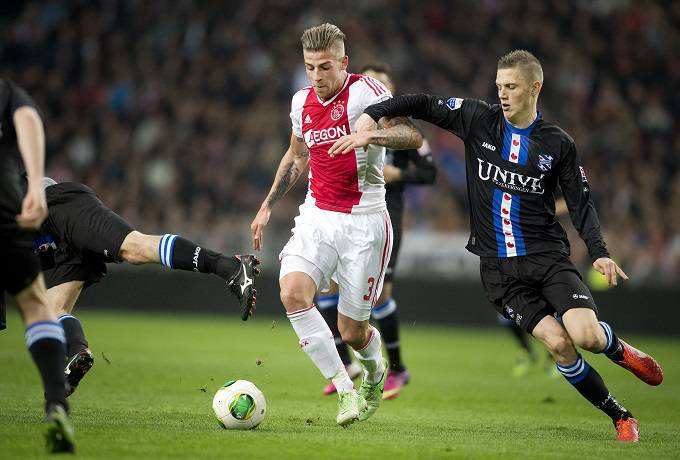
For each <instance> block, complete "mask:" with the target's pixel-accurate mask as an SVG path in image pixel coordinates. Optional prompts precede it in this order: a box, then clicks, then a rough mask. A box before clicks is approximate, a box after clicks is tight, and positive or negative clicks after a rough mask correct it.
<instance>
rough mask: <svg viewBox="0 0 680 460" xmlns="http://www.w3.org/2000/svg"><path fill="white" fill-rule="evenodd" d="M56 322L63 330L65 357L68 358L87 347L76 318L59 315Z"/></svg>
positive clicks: (83, 332) (83, 333)
mask: <svg viewBox="0 0 680 460" xmlns="http://www.w3.org/2000/svg"><path fill="white" fill-rule="evenodd" d="M57 321H59V324H61V327H63V328H64V335H65V337H66V356H67V357H68V358H71V357H72V356H74V355H75V354H76V353H78V352H79V351H82V350H85V349H86V348H87V347H88V343H87V339H85V331H83V326H82V324H80V320H79V319H78V318H76V317H75V316H73V315H61V316H60V317H59V319H58V320H57Z"/></svg>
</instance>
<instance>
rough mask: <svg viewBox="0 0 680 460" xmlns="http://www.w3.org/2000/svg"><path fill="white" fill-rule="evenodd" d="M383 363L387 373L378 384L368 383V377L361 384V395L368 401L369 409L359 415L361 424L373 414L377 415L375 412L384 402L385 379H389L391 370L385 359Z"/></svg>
mask: <svg viewBox="0 0 680 460" xmlns="http://www.w3.org/2000/svg"><path fill="white" fill-rule="evenodd" d="M382 361H383V366H384V367H385V371H384V372H383V375H382V377H381V378H380V381H379V382H378V383H367V382H366V377H364V381H363V382H361V387H360V388H359V395H361V396H363V398H364V399H365V400H366V406H367V407H366V410H364V411H363V412H361V413H360V414H359V421H360V422H363V421H364V420H368V419H369V418H370V417H371V416H372V415H373V414H375V411H377V410H378V407H380V402H381V401H382V397H383V389H384V388H385V379H386V378H387V371H388V369H389V366H388V364H387V360H386V359H385V358H383V359H382Z"/></svg>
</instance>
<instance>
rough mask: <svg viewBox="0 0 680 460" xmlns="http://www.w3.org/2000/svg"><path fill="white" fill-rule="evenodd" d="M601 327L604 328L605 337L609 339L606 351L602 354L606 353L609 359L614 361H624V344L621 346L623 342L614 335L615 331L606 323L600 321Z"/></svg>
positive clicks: (605, 347)
mask: <svg viewBox="0 0 680 460" xmlns="http://www.w3.org/2000/svg"><path fill="white" fill-rule="evenodd" d="M600 327H602V330H603V331H604V335H605V337H607V344H606V345H605V346H604V350H602V351H601V352H600V353H604V354H605V355H606V356H607V358H609V359H611V360H612V361H621V360H623V344H621V341H620V340H619V338H618V336H617V335H616V334H615V333H614V330H613V329H612V328H611V326H610V325H609V324H607V323H605V322H604V321H600Z"/></svg>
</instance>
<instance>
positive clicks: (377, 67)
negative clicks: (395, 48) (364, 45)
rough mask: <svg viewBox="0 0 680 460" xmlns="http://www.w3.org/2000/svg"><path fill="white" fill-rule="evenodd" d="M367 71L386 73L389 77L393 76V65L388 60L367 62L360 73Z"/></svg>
mask: <svg viewBox="0 0 680 460" xmlns="http://www.w3.org/2000/svg"><path fill="white" fill-rule="evenodd" d="M366 72H375V73H384V74H385V75H387V76H388V77H390V78H391V77H392V67H391V66H390V65H389V64H388V63H386V62H374V63H372V64H366V65H365V66H363V67H362V68H361V70H360V71H359V73H366Z"/></svg>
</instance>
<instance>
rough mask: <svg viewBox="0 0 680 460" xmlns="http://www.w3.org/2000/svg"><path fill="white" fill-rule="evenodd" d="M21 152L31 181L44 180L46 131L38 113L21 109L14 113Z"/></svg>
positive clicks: (28, 108) (24, 108) (26, 108)
mask: <svg viewBox="0 0 680 460" xmlns="http://www.w3.org/2000/svg"><path fill="white" fill-rule="evenodd" d="M13 121H14V126H15V130H16V133H17V143H18V145H19V152H21V158H22V159H23V161H24V167H25V168H26V175H27V176H28V178H29V179H37V180H42V178H43V176H44V174H45V130H44V128H43V124H42V120H41V119H40V115H38V112H37V111H36V110H35V109H34V108H32V107H21V108H19V109H17V110H16V112H14V120H13Z"/></svg>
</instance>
